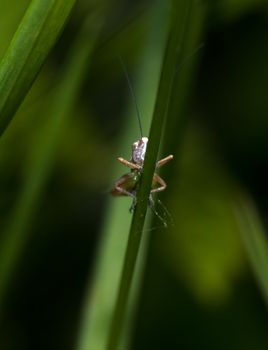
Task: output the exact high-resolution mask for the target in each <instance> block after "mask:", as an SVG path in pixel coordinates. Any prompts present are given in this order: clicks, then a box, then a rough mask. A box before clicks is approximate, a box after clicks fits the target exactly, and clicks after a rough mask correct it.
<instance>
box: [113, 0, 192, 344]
mask: <svg viewBox="0 0 268 350" xmlns="http://www.w3.org/2000/svg"><path fill="white" fill-rule="evenodd" d="M172 4H173V6H172V9H171V11H172V12H171V13H172V19H171V27H170V33H169V37H168V41H167V46H166V51H165V56H164V60H163V65H162V72H161V77H160V82H159V87H158V92H157V98H156V104H155V108H154V113H153V119H152V125H151V130H150V134H149V144H148V149H147V152H146V157H145V163H144V172H143V174H142V178H141V183H140V186H139V189H138V192H137V206H136V208H135V211H134V214H133V219H132V224H131V228H130V233H129V238H128V243H127V249H126V254H125V261H124V266H123V271H122V276H121V280H120V286H119V292H118V296H117V301H116V306H115V311H114V315H113V320H112V326H111V332H110V336H109V340H108V346H107V349H109V350H115V349H117V348H118V344H119V342H120V334H121V330H122V326H123V323H124V318H125V313H126V306H127V302H128V297H129V292H130V287H131V282H132V278H133V274H134V270H135V264H136V260H137V256H138V252H139V246H140V241H141V237H142V230H143V226H144V221H145V216H146V211H147V205H148V198H149V193H150V189H151V183H152V177H153V173H154V169H155V163H156V158H157V155H158V149H159V144H160V140H161V135H162V130H163V126H164V122H165V119H166V115H167V110H168V103H169V98H170V94H171V90H172V83H173V80H174V75H175V72H176V68H177V65H178V64H179V63H180V60H181V59H182V51H181V50H180V48H181V47H182V46H183V41H184V40H185V33H186V28H187V26H188V25H189V24H190V14H191V6H192V1H180V2H178V1H174V2H172Z"/></svg>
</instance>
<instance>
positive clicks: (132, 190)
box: [111, 137, 173, 210]
mask: <svg viewBox="0 0 268 350" xmlns="http://www.w3.org/2000/svg"><path fill="white" fill-rule="evenodd" d="M147 143H148V138H147V137H142V138H141V139H139V140H138V141H136V142H134V143H133V145H132V158H131V160H130V161H128V160H126V159H124V158H122V157H118V158H117V160H118V161H119V162H120V163H122V164H124V165H125V166H127V167H128V168H130V169H131V171H130V173H127V174H125V175H123V176H121V177H120V178H119V179H118V180H117V181H116V182H115V185H114V188H113V189H112V191H111V193H112V195H114V196H129V197H132V198H133V204H132V206H131V208H130V210H133V209H134V208H135V205H136V188H137V184H138V182H139V180H140V177H141V172H142V168H143V162H144V158H145V153H146V148H147ZM171 159H173V156H172V155H169V156H167V157H165V158H163V159H161V160H159V161H158V162H157V163H156V169H158V168H160V167H161V166H162V165H164V164H166V163H167V162H169V161H170V160H171ZM166 187H167V185H166V183H165V181H164V180H163V179H162V178H161V177H160V176H159V175H158V174H156V173H154V176H153V181H152V189H151V194H152V193H155V192H161V191H163V190H164V189H165V188H166Z"/></svg>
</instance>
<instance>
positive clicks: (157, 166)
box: [156, 155, 173, 168]
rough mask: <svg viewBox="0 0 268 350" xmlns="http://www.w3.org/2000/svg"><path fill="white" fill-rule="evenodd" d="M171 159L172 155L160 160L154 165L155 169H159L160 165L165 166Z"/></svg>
mask: <svg viewBox="0 0 268 350" xmlns="http://www.w3.org/2000/svg"><path fill="white" fill-rule="evenodd" d="M172 159H173V155H169V156H167V157H165V158H163V159H161V160H159V161H158V162H157V163H156V168H160V167H161V166H162V165H164V164H166V163H167V162H169V161H170V160H172Z"/></svg>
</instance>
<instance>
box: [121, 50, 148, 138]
mask: <svg viewBox="0 0 268 350" xmlns="http://www.w3.org/2000/svg"><path fill="white" fill-rule="evenodd" d="M118 57H119V60H120V63H121V66H122V68H123V71H124V74H125V77H126V79H127V84H128V87H129V90H130V93H131V96H132V99H133V102H134V104H135V108H136V112H137V117H138V121H139V128H140V133H141V137H143V136H144V135H143V131H142V126H141V115H140V110H139V107H138V102H137V97H136V95H135V92H134V89H133V85H132V83H131V80H130V77H129V74H128V71H127V67H126V65H125V63H124V61H123V59H122V57H121V56H120V55H118Z"/></svg>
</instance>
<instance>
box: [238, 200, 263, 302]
mask: <svg viewBox="0 0 268 350" xmlns="http://www.w3.org/2000/svg"><path fill="white" fill-rule="evenodd" d="M235 209H236V214H237V218H238V222H239V224H240V232H241V237H242V241H243V243H244V246H245V250H246V253H247V256H248V259H249V263H250V265H251V267H252V270H253V272H254V275H255V278H256V280H257V283H258V285H259V287H260V290H261V292H262V295H263V297H264V300H265V302H266V304H267V306H268V242H267V236H266V234H265V229H264V227H263V225H262V222H261V219H260V217H259V214H258V212H257V209H256V207H255V205H254V203H253V202H252V200H251V199H250V198H249V197H247V196H246V195H240V197H239V201H238V202H237V203H236V207H235Z"/></svg>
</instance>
